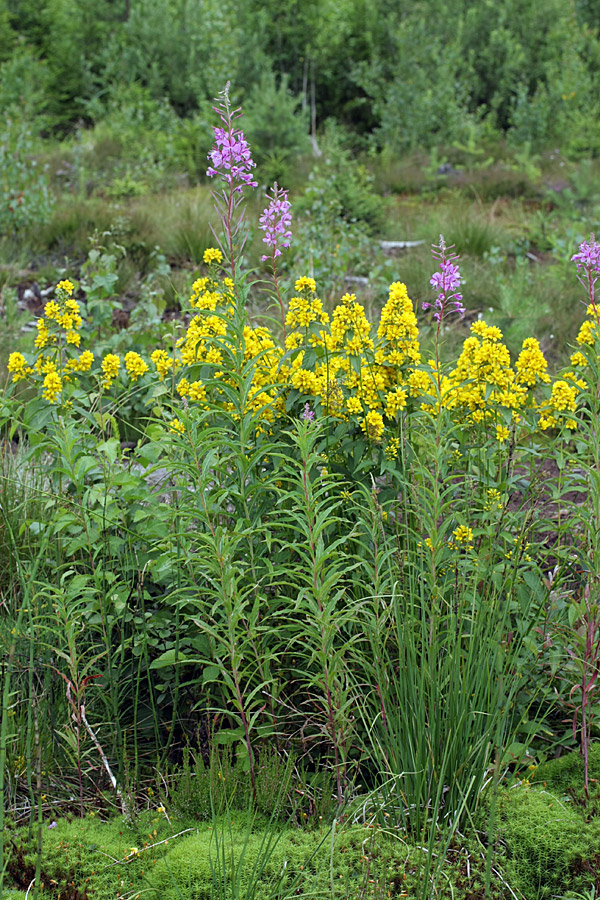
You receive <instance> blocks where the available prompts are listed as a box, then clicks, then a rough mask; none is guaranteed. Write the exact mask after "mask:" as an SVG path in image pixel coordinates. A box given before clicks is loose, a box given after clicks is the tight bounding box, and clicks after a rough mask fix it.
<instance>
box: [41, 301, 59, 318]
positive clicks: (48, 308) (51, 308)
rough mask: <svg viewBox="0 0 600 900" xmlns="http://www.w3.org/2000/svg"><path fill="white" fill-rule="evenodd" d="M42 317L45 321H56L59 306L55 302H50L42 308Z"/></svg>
mask: <svg viewBox="0 0 600 900" xmlns="http://www.w3.org/2000/svg"><path fill="white" fill-rule="evenodd" d="M44 315H45V316H46V318H47V319H56V318H57V317H58V316H59V315H60V306H59V305H58V303H57V302H56V300H50V301H49V302H48V303H46V305H45V306H44Z"/></svg>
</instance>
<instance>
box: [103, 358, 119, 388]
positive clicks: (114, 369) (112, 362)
mask: <svg viewBox="0 0 600 900" xmlns="http://www.w3.org/2000/svg"><path fill="white" fill-rule="evenodd" d="M120 365H121V360H120V359H119V357H118V356H117V355H116V354H115V353H107V354H106V356H105V357H104V359H103V360H102V374H103V375H104V381H103V382H102V385H103V387H105V388H109V387H110V386H111V384H112V383H113V379H114V378H116V377H117V375H118V373H119V367H120Z"/></svg>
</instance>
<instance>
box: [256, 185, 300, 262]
mask: <svg viewBox="0 0 600 900" xmlns="http://www.w3.org/2000/svg"><path fill="white" fill-rule="evenodd" d="M271 194H272V195H271V196H269V194H267V195H266V196H267V200H269V201H270V203H269V205H268V206H267V208H266V209H265V210H264V211H263V214H262V215H261V217H260V219H259V220H258V224H259V228H261V230H262V231H264V233H265V236H264V238H263V243H264V244H267V245H268V246H269V247H271V253H270V255H266V256H263V257H261V259H262V262H265V260H267V259H273V260H274V259H275V258H276V257H277V256H281V251H282V249H283V250H286V249H287V248H288V247H289V246H290V243H291V240H292V232H291V231H290V226H291V224H292V212H291V209H292V204H291V203H290V201H289V200H288V192H287V191H284V190H282V189H281V188H279V187H278V186H277V182H275V184H274V185H273V189H272V192H271Z"/></svg>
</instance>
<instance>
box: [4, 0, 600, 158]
mask: <svg viewBox="0 0 600 900" xmlns="http://www.w3.org/2000/svg"><path fill="white" fill-rule="evenodd" d="M599 13H600V7H599V4H598V2H597V0H590V2H587V3H583V2H581V3H574V2H571V3H563V2H561V0H543V2H539V3H530V2H528V0H504V2H502V3H494V2H492V0H484V2H481V3H477V4H473V3H468V2H465V0H451V2H442V0H427V2H420V3H408V2H406V0H401V2H397V0H393V2H391V0H306V2H304V0H303V2H290V3H286V4H284V5H282V4H280V3H275V2H273V0H241V2H239V3H234V2H231V0H219V2H217V0H118V2H109V0H50V2H48V3H44V4H37V3H34V2H32V0H1V2H0V63H1V64H2V66H1V74H2V79H1V80H2V88H1V89H0V109H2V108H4V109H6V108H7V107H9V106H10V105H11V104H12V103H14V102H15V99H18V100H19V101H20V102H22V103H23V104H25V105H26V106H28V107H29V112H31V113H32V114H35V115H42V116H43V117H44V121H45V125H46V127H47V128H48V129H49V130H50V131H51V132H54V133H57V134H64V133H66V132H68V131H69V130H71V129H72V128H73V127H74V126H75V125H76V124H77V123H81V122H83V123H87V124H90V123H91V122H94V121H98V120H100V119H102V118H103V117H104V116H105V115H107V114H108V113H109V111H110V109H111V108H112V106H113V105H114V104H115V103H117V105H120V103H121V102H122V100H123V97H127V96H130V93H129V92H130V91H131V87H132V85H137V86H138V87H140V88H141V89H142V90H143V93H144V95H145V96H146V97H147V98H149V99H153V100H156V101H160V102H167V103H168V104H169V106H170V107H171V108H172V109H173V110H174V111H175V112H176V114H177V115H178V116H180V117H184V118H189V117H193V116H195V115H197V114H198V113H199V112H200V113H202V112H204V113H206V112H207V111H208V110H207V107H209V105H210V102H211V100H212V98H213V97H214V96H215V95H216V93H217V91H218V90H219V89H220V88H221V87H222V86H223V84H224V83H225V81H227V80H228V79H229V80H231V82H232V84H233V85H234V88H235V93H236V97H237V98H238V99H239V100H241V101H242V102H245V101H246V100H248V98H250V97H251V96H254V97H256V95H257V93H258V94H259V95H262V96H263V97H264V98H265V103H266V101H267V99H268V96H269V94H270V93H272V92H273V90H274V85H273V83H272V81H271V79H275V82H276V85H278V86H280V88H281V89H282V90H283V91H284V92H286V91H289V92H291V94H292V95H293V97H295V98H297V99H298V105H299V106H300V107H301V109H299V110H297V112H299V113H300V115H302V113H305V112H306V111H307V109H308V107H310V106H311V99H312V98H314V111H315V114H316V120H317V121H318V122H319V123H322V122H324V121H325V120H327V119H328V118H335V119H336V120H337V121H338V122H339V123H341V124H342V125H344V126H346V127H348V128H349V129H350V130H351V131H352V133H353V135H354V141H355V142H356V143H357V144H358V145H361V144H362V145H365V144H369V145H373V146H381V145H383V144H385V145H388V146H390V147H391V148H393V149H394V150H403V149H407V148H411V147H414V146H433V145H436V144H440V143H448V142H464V141H466V140H468V139H469V138H471V139H472V136H473V133H477V134H478V135H479V136H481V137H484V136H486V135H490V134H495V135H498V134H500V135H502V134H505V135H508V136H509V137H510V138H511V140H515V141H517V142H520V143H522V142H526V141H530V142H531V143H532V144H534V145H535V144H540V143H547V142H549V141H552V140H553V139H556V138H558V137H561V138H562V139H563V142H564V140H565V139H566V142H567V144H568V145H569V147H570V149H571V150H572V152H574V153H583V152H590V151H591V152H593V153H596V152H597V150H598V146H599V141H600V132H599V131H598V126H597V125H596V120H597V112H598V107H597V99H596V98H597V95H598V63H599V60H600V41H599V32H598V28H599V26H598V22H599V21H600V15H599ZM224 35H226V36H227V39H226V40H225V39H223V36H224ZM15 94H17V95H18V96H17V97H15ZM266 106H267V107H268V103H266ZM294 114H295V113H294Z"/></svg>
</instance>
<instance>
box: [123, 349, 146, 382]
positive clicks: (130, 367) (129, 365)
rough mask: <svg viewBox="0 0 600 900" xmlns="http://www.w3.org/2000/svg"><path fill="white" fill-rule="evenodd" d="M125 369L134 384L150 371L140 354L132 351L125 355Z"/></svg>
mask: <svg viewBox="0 0 600 900" xmlns="http://www.w3.org/2000/svg"><path fill="white" fill-rule="evenodd" d="M125 369H126V371H127V374H128V375H129V377H130V378H131V380H132V381H133V382H135V381H137V380H138V378H141V377H142V375H145V374H146V372H147V371H148V363H146V362H144V360H143V359H142V357H141V356H140V355H139V353H135V352H134V351H133V350H130V351H129V353H126V354H125Z"/></svg>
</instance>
